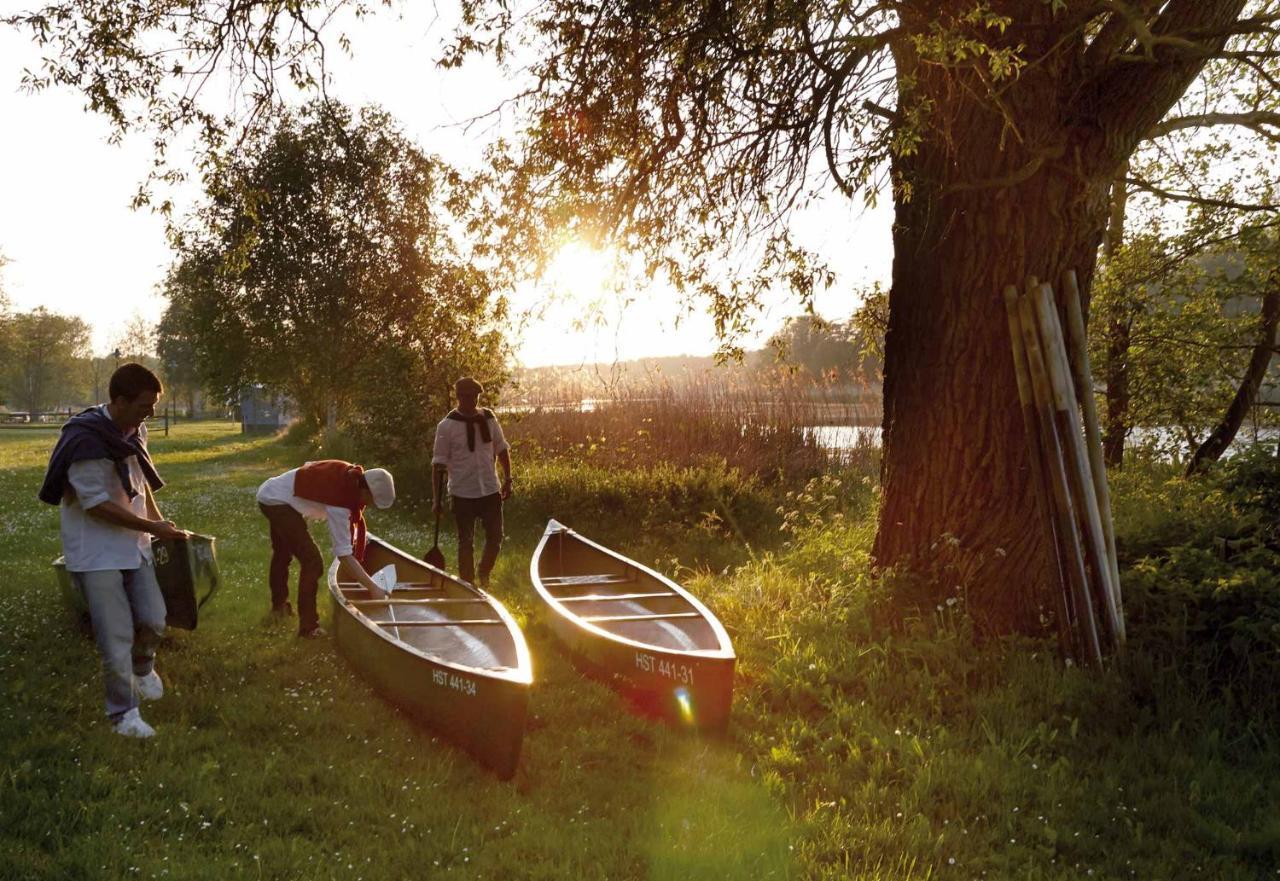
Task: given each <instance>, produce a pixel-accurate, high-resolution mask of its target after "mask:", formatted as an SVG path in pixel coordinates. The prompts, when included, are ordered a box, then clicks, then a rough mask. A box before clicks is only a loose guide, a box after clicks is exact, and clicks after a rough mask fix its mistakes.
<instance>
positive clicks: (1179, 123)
mask: <svg viewBox="0 0 1280 881" xmlns="http://www.w3.org/2000/svg"><path fill="white" fill-rule="evenodd" d="M1217 125H1239V126H1244V127H1245V128H1249V129H1252V130H1253V131H1255V132H1257V133H1258V134H1260V135H1262V136H1263V137H1265V138H1269V139H1271V140H1273V141H1274V140H1276V139H1277V134H1276V132H1273V131H1271V130H1270V129H1268V128H1267V126H1274V127H1280V113H1276V112H1273V111H1270V110H1254V111H1252V112H1249V113H1197V114H1194V115H1191V116H1178V117H1174V118H1172V119H1166V120H1164V121H1162V122H1161V123H1160V124H1159V125H1157V126H1156V127H1155V128H1153V129H1152V130H1151V131H1150V132H1148V133H1147V136H1146V138H1145V140H1148V141H1150V140H1154V139H1156V138H1162V137H1164V136H1165V135H1168V134H1172V133H1173V132H1176V131H1182V130H1183V129H1189V128H1207V127H1209V126H1217Z"/></svg>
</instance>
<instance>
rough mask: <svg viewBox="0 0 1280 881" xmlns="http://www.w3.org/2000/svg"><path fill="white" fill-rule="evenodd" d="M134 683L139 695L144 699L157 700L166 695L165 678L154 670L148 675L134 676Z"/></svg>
mask: <svg viewBox="0 0 1280 881" xmlns="http://www.w3.org/2000/svg"><path fill="white" fill-rule="evenodd" d="M133 684H134V686H135V687H136V688H137V689H138V695H139V696H140V697H141V698H142V699H143V700H144V701H156V700H160V698H162V697H164V680H162V679H161V678H160V674H159V673H157V672H156V671H155V670H152V671H151V672H150V673H148V674H147V675H146V676H135V677H133Z"/></svg>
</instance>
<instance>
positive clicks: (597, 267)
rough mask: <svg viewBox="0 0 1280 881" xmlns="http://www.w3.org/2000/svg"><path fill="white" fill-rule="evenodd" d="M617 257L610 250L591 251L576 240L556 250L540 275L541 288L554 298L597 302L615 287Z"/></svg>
mask: <svg viewBox="0 0 1280 881" xmlns="http://www.w3.org/2000/svg"><path fill="white" fill-rule="evenodd" d="M616 264H617V257H616V255H615V254H614V252H613V251H612V250H611V249H600V248H593V247H591V246H590V245H588V244H586V243H585V242H582V241H580V240H578V239H573V240H571V241H568V242H566V243H565V244H563V245H561V246H560V250H558V251H557V252H556V254H555V256H554V257H552V258H551V261H550V262H549V263H548V264H547V268H546V270H545V271H544V272H543V273H542V282H543V284H545V285H547V286H549V287H550V289H551V290H552V291H553V292H554V293H556V294H565V295H568V296H570V297H573V298H574V299H577V300H580V301H593V300H597V299H598V298H599V297H600V296H601V295H603V294H605V293H606V292H608V291H611V290H613V289H614V288H615V287H616V286H617V268H616Z"/></svg>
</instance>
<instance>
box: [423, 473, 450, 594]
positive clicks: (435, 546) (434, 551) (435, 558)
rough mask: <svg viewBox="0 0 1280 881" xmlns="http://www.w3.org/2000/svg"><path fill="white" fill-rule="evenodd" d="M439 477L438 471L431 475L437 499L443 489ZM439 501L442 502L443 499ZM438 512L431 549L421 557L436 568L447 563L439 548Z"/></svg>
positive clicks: (434, 495) (434, 494)
mask: <svg viewBox="0 0 1280 881" xmlns="http://www.w3.org/2000/svg"><path fill="white" fill-rule="evenodd" d="M433 471H434V469H433ZM440 477H441V475H440V473H439V472H435V473H433V474H432V476H431V479H432V480H434V481H435V483H436V487H435V489H436V491H435V493H433V494H432V498H433V499H439V498H440V496H441V495H442V490H443V489H444V488H443V487H442V486H441V485H440V483H441V481H440ZM441 502H442V503H443V499H442V500H441ZM440 514H441V512H440V511H436V532H435V535H434V536H433V537H432V539H431V550H429V551H427V554H426V556H425V557H423V558H422V559H424V560H426V562H427V564H428V565H431V566H435V567H436V568H437V569H444V568H445V566H446V565H447V564H446V563H445V559H444V551H442V550H440Z"/></svg>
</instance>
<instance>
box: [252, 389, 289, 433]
mask: <svg viewBox="0 0 1280 881" xmlns="http://www.w3.org/2000/svg"><path fill="white" fill-rule="evenodd" d="M291 422H293V405H292V402H291V401H290V400H289V399H288V398H287V397H285V396H284V395H278V394H274V393H272V392H270V391H268V390H267V389H264V388H263V387H262V386H260V385H252V386H249V387H248V388H246V389H245V390H244V391H242V392H241V393H240V432H241V433H242V434H275V433H276V432H279V431H283V430H284V429H286V428H288V427H289V423H291Z"/></svg>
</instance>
